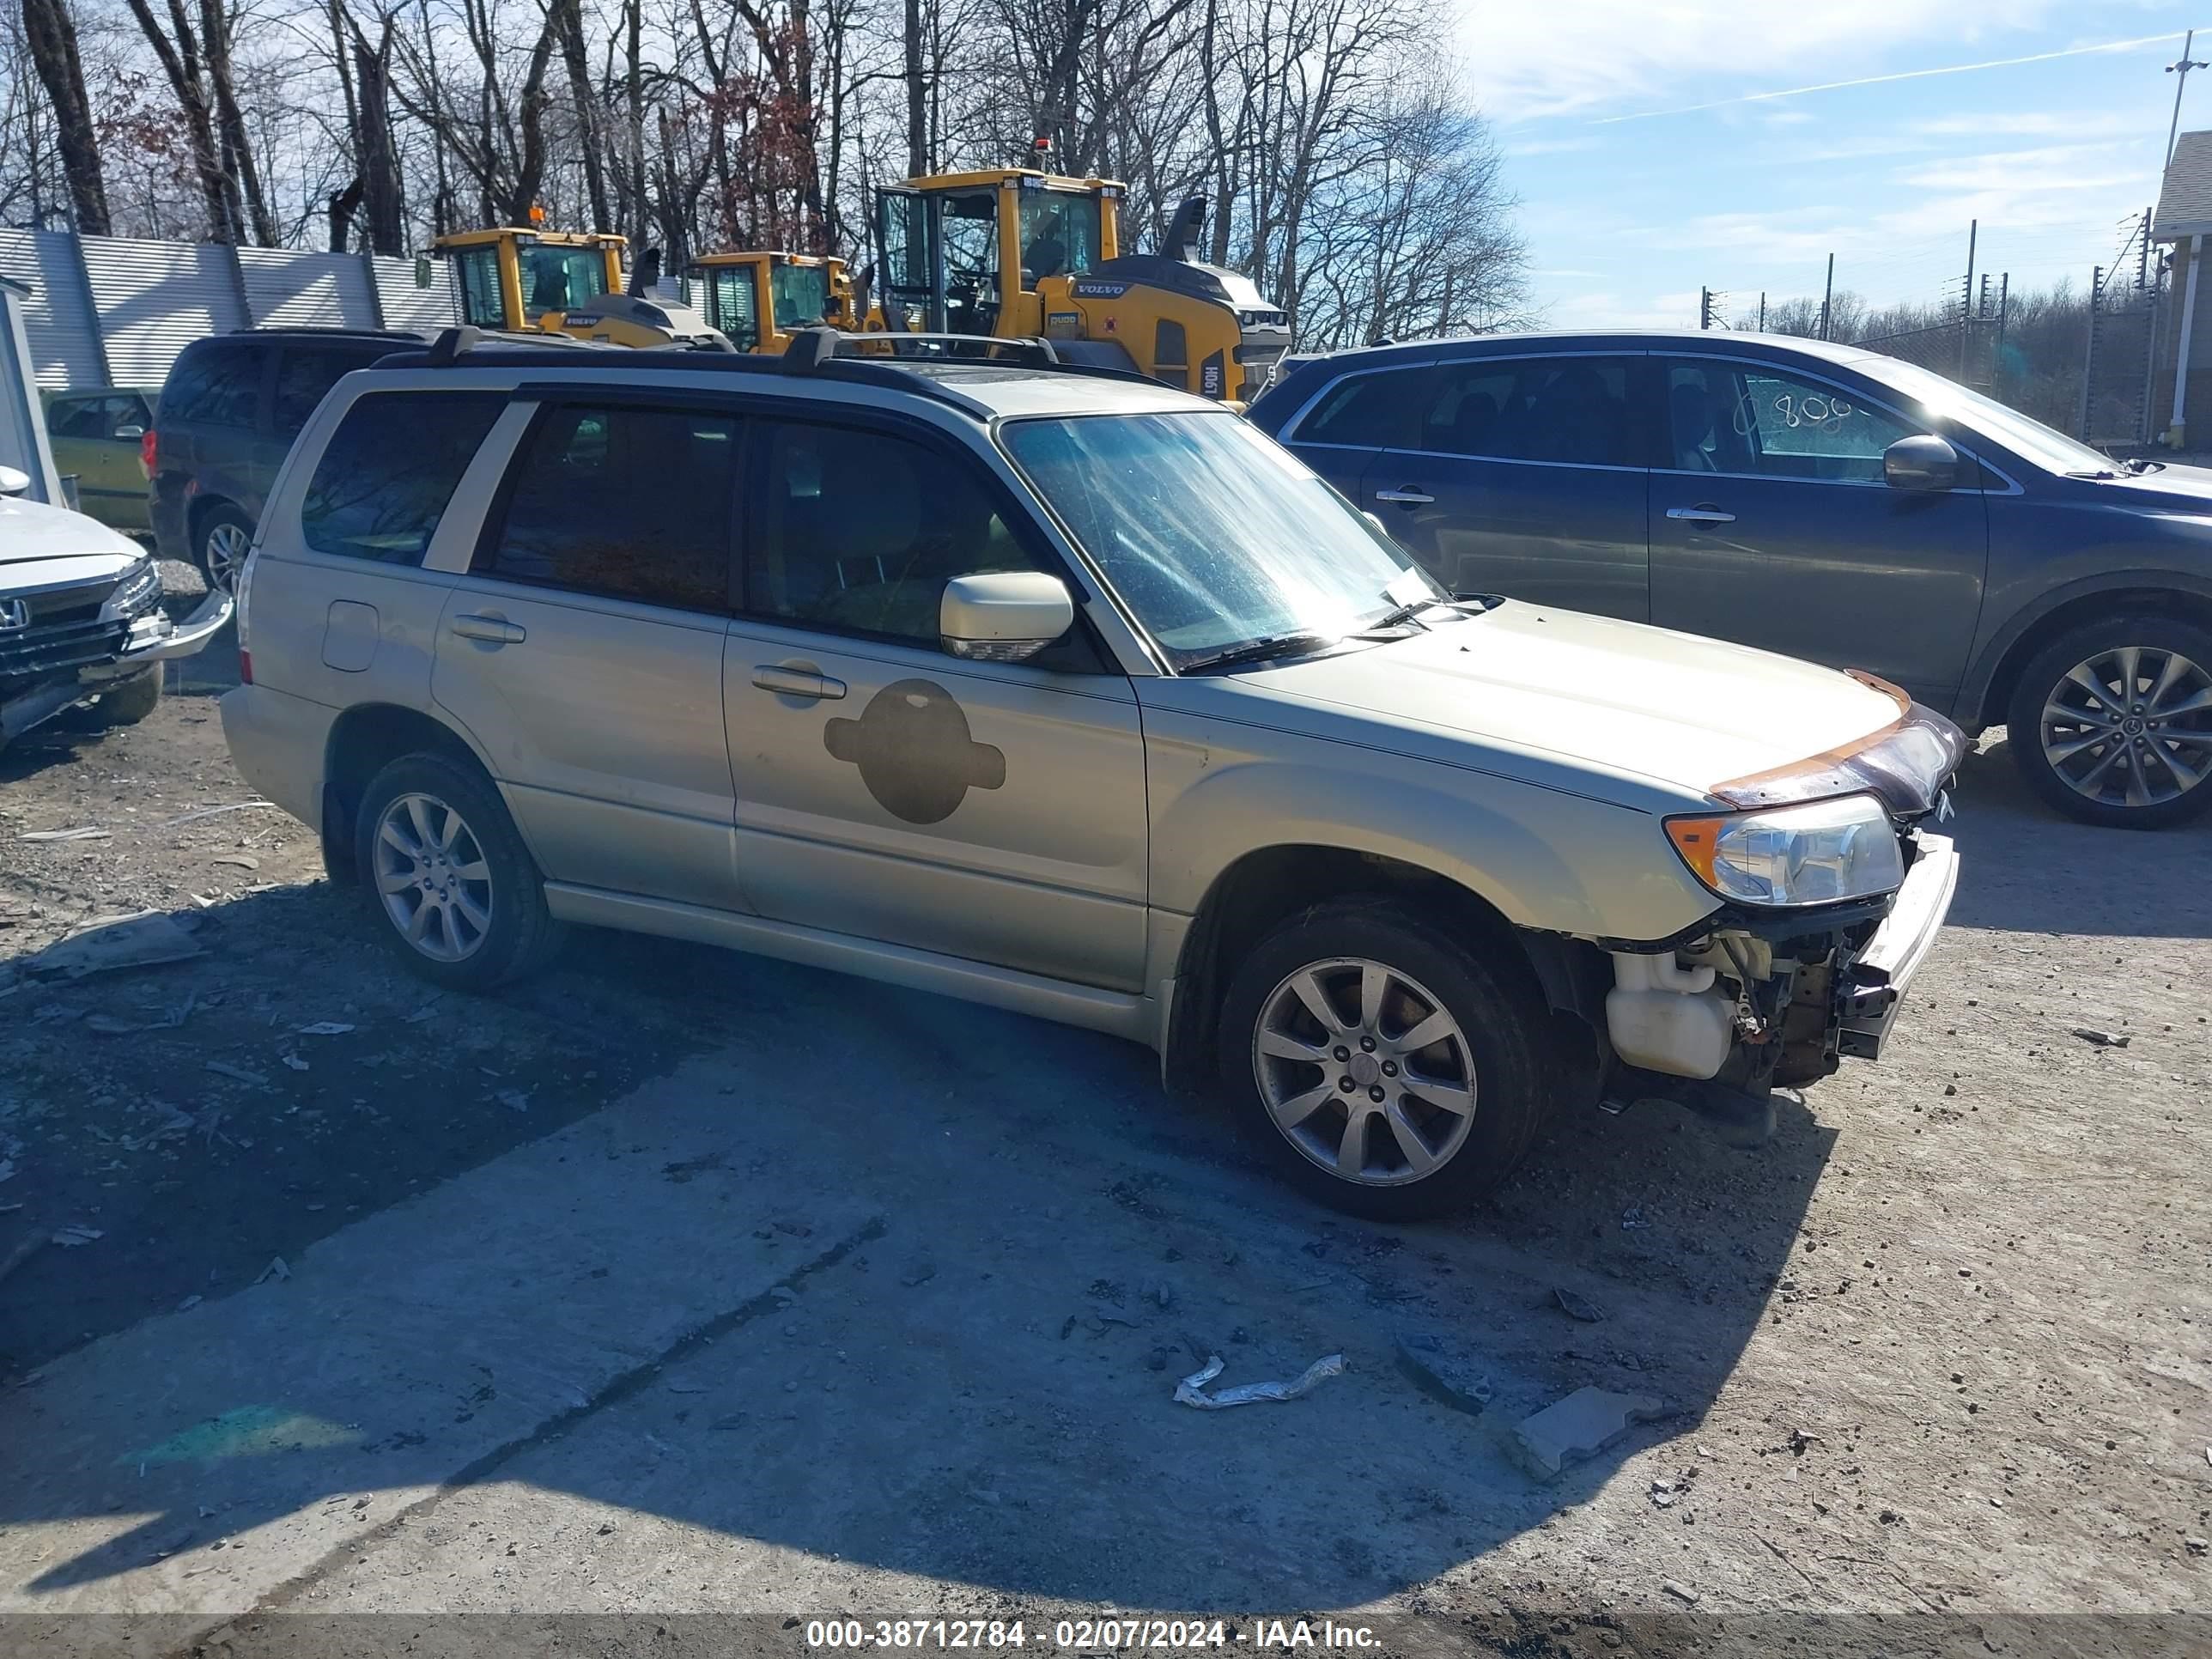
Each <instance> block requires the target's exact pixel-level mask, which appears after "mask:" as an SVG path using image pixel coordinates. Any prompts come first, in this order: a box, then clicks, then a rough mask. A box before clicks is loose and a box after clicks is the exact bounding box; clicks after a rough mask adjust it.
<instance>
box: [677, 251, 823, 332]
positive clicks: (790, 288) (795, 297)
mask: <svg viewBox="0 0 2212 1659" xmlns="http://www.w3.org/2000/svg"><path fill="white" fill-rule="evenodd" d="M688 274H689V275H690V277H691V280H692V281H693V282H694V283H697V284H698V285H699V287H700V289H701V290H702V294H701V297H702V301H703V306H702V309H703V311H704V313H705V315H706V320H707V325H708V327H710V328H712V329H714V330H716V331H719V332H720V334H721V335H722V337H724V338H725V339H726V340H728V341H729V343H731V344H732V345H733V346H735V347H736V348H737V349H738V350H739V351H756V352H761V353H763V354H767V355H776V354H780V353H781V352H782V350H783V349H784V348H785V347H787V346H788V345H789V344H790V343H791V337H792V336H793V334H794V333H796V332H797V331H799V330H800V329H802V328H823V327H829V328H836V329H844V330H848V331H854V330H858V329H859V328H860V325H861V324H860V313H859V311H858V310H857V308H856V307H854V300H853V279H852V278H851V277H850V276H847V275H846V273H845V262H844V261H843V260H842V259H832V258H817V256H815V255H812V254H806V253H758V252H748V253H708V254H703V255H702V256H701V257H700V258H697V259H695V260H694V261H692V264H691V267H690V271H689V273H688Z"/></svg>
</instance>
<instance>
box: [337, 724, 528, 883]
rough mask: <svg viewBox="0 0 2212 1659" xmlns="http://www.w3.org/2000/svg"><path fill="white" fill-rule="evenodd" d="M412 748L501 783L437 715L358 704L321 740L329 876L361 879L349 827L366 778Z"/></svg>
mask: <svg viewBox="0 0 2212 1659" xmlns="http://www.w3.org/2000/svg"><path fill="white" fill-rule="evenodd" d="M416 752H422V753H428V754H435V755H441V756H444V757H447V759H450V760H453V761H454V762H456V763H459V764H461V765H464V766H466V767H467V768H469V769H470V770H471V771H473V772H476V773H478V774H480V775H482V776H483V780H484V781H485V782H486V783H488V784H489V785H490V786H491V787H492V788H493V789H495V790H496V789H498V788H499V781H498V780H497V779H496V778H495V777H493V776H492V772H491V768H490V767H489V765H487V764H486V763H485V761H484V758H483V756H481V755H479V754H478V753H477V751H476V749H475V748H474V746H473V745H471V743H470V742H469V740H468V739H467V738H465V737H464V736H462V735H461V733H460V732H458V731H456V730H455V729H454V728H453V727H452V726H448V725H447V724H446V723H445V722H444V721H443V720H440V719H438V718H437V716H436V715H435V714H426V713H424V712H423V711H422V709H419V708H408V707H406V706H405V705H404V704H402V703H391V702H364V703H356V704H355V705H354V706H353V707H352V708H348V709H347V710H345V711H344V713H343V714H340V715H339V716H338V717H337V720H333V721H332V722H331V730H330V735H329V736H328V737H327V738H325V739H324V747H323V825H322V841H323V866H324V868H325V871H326V872H328V873H329V875H330V878H331V880H332V881H334V882H339V883H343V884H353V883H355V882H357V881H358V880H359V879H360V877H361V872H360V869H359V867H358V866H357V864H356V858H355V850H354V834H353V832H354V825H355V822H356V819H357V818H358V817H360V814H361V799H362V791H363V790H364V789H365V788H367V787H368V781H369V780H370V779H372V778H374V776H375V775H377V774H378V773H379V772H380V771H382V770H383V769H384V768H385V767H386V766H388V765H390V764H391V763H392V762H393V761H395V760H397V759H398V757H400V756H402V755H405V754H411V753H416Z"/></svg>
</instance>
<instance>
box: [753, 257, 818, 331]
mask: <svg viewBox="0 0 2212 1659" xmlns="http://www.w3.org/2000/svg"><path fill="white" fill-rule="evenodd" d="M768 287H769V295H771V296H772V297H773V298H774V300H775V325H776V329H777V331H779V332H788V331H791V330H792V329H794V328H815V327H818V326H819V325H821V324H822V322H823V319H826V318H827V317H828V316H829V266H827V265H789V264H777V265H771V266H770V267H769V273H768Z"/></svg>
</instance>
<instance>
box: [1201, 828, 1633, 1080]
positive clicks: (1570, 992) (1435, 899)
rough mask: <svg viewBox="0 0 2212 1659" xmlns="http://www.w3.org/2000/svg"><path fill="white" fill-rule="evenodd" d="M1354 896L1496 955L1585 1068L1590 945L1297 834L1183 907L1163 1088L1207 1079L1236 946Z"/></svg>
mask: <svg viewBox="0 0 2212 1659" xmlns="http://www.w3.org/2000/svg"><path fill="white" fill-rule="evenodd" d="M1357 897H1372V898H1375V899H1377V900H1394V899H1395V900H1397V901H1399V902H1403V903H1404V904H1406V905H1407V907H1408V908H1412V909H1413V910H1415V911H1416V913H1417V914H1419V915H1423V916H1424V917H1425V918H1427V919H1429V920H1431V921H1435V922H1437V924H1439V925H1440V926H1441V927H1443V929H1444V930H1445V931H1446V932H1448V933H1450V934H1451V935H1452V936H1453V937H1454V938H1455V939H1458V940H1460V941H1462V942H1464V943H1467V944H1469V945H1472V946H1474V948H1475V949H1476V950H1477V951H1480V954H1481V955H1482V956H1483V957H1484V958H1485V960H1486V962H1487V963H1489V964H1490V965H1492V966H1493V967H1495V966H1498V965H1500V964H1503V965H1504V966H1505V968H1506V969H1507V970H1508V972H1509V973H1510V974H1511V975H1514V976H1515V977H1516V978H1519V979H1521V980H1522V981H1524V982H1525V983H1528V984H1529V985H1531V986H1533V987H1534V988H1535V989H1537V990H1538V991H1539V992H1541V994H1542V996H1543V998H1544V1000H1545V1003H1546V1006H1547V1008H1548V1009H1549V1010H1550V1011H1551V1015H1552V1019H1553V1025H1554V1026H1555V1027H1559V1028H1562V1034H1563V1035H1565V1036H1569V1037H1575V1036H1577V1035H1580V1036H1582V1037H1583V1045H1582V1046H1584V1047H1587V1048H1589V1055H1588V1058H1589V1060H1590V1061H1591V1063H1592V1065H1593V1067H1594V1066H1595V1060H1596V1058H1597V1054H1596V1049H1595V1033H1596V1032H1597V1031H1600V1030H1602V1029H1603V1020H1602V1013H1601V1010H1602V1007H1603V1000H1604V986H1603V984H1601V983H1600V982H1598V981H1596V980H1595V979H1594V978H1593V976H1592V975H1593V973H1594V972H1602V970H1603V969H1605V966H1606V964H1605V958H1604V956H1603V954H1602V953H1601V951H1598V950H1597V948H1596V947H1595V945H1590V944H1589V943H1587V942H1586V941H1583V940H1580V939H1571V938H1568V937H1566V936H1565V935H1562V934H1557V933H1536V932H1532V931H1530V930H1528V929H1526V928H1522V927H1516V925H1515V924H1514V923H1512V922H1511V921H1508V920H1507V919H1506V916H1505V915H1504V912H1503V911H1502V910H1500V909H1499V908H1498V906H1497V905H1496V904H1495V903H1494V902H1492V901H1491V900H1490V899H1488V898H1487V897H1486V896H1483V895H1482V894H1480V893H1479V892H1477V891H1475V890H1474V889H1473V888H1471V887H1469V886H1468V885H1467V884H1465V883H1464V882H1462V881H1459V880H1455V878H1452V877H1450V876H1448V875H1445V874H1443V873H1442V872H1438V871H1436V870H1433V869H1431V868H1428V867H1427V866H1423V865H1419V864H1416V863H1413V862H1410V861H1408V860H1404V859H1401V858H1398V857H1395V856H1393V855H1391V854H1383V853H1376V852H1371V851H1366V850H1363V849H1360V848H1352V847H1346V846H1340V845H1331V844H1326V843H1320V842H1281V843H1277V844H1274V845H1271V846H1267V847H1261V848H1253V849H1251V850H1250V851H1249V852H1247V853H1245V854H1243V855H1242V856H1241V857H1239V858H1237V860H1234V861H1233V862H1231V864H1230V865H1229V866H1227V867H1225V869H1223V870H1222V871H1221V872H1220V873H1219V874H1218V875H1217V876H1216V877H1215V878H1214V879H1213V881H1212V884H1210V885H1209V886H1208V887H1207V889H1206V894H1205V896H1204V897H1203V898H1202V899H1201V900H1200V903H1199V907H1198V909H1197V910H1196V912H1195V913H1194V915H1193V916H1192V919H1191V923H1190V927H1188V930H1187V931H1186V933H1185V934H1184V936H1183V940H1182V949H1181V951H1180V952H1179V953H1178V956H1177V958H1176V976H1175V981H1174V987H1175V988H1174V1002H1173V1006H1171V1007H1170V1010H1169V1011H1168V1020H1167V1029H1166V1040H1165V1042H1164V1045H1163V1048H1162V1054H1161V1068H1162V1072H1163V1074H1164V1078H1165V1079H1166V1081H1167V1083H1168V1084H1169V1085H1170V1087H1171V1088H1173V1089H1175V1090H1176V1091H1178V1092H1181V1093H1196V1092H1199V1091H1202V1090H1203V1089H1204V1088H1205V1086H1206V1082H1207V1080H1208V1079H1211V1077H1212V1071H1213V1059H1212V1056H1213V1053H1214V1044H1215V1042H1216V1040H1217V1037H1218V1032H1219V1023H1220V1016H1221V1001H1222V997H1223V995H1224V994H1225V991H1226V989H1227V987H1228V982H1229V978H1230V975H1231V974H1232V973H1233V972H1234V971H1235V964H1236V963H1237V962H1238V961H1240V960H1241V959H1242V958H1243V956H1244V954H1245V953H1246V952H1248V951H1250V949H1251V948H1252V947H1253V946H1254V945H1256V944H1258V942H1259V941H1260V940H1261V939H1263V938H1265V937H1266V936H1267V934H1268V933H1270V932H1272V931H1273V929H1274V928H1275V927H1279V926H1280V925H1281V924H1282V923H1283V922H1284V921H1287V920H1289V919H1290V918H1291V917H1293V916H1296V915H1300V914H1302V913H1304V912H1310V911H1311V910H1313V909H1315V908H1318V907H1320V906H1322V905H1323V904H1327V903H1329V902H1334V901H1337V900H1340V899H1346V898H1357ZM1577 1027H1579V1028H1581V1031H1580V1033H1579V1034H1578V1033H1577V1029H1576V1028H1577ZM1592 1075H1593V1079H1594V1077H1595V1071H1594V1069H1593V1072H1592Z"/></svg>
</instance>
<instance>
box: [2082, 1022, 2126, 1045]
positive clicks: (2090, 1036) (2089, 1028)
mask: <svg viewBox="0 0 2212 1659" xmlns="http://www.w3.org/2000/svg"><path fill="white" fill-rule="evenodd" d="M2073 1035H2074V1036H2077V1037H2080V1038H2081V1041H2082V1042H2086V1043H2088V1044H2089V1045H2091V1046H2092V1047H2093V1048H2126V1047H2127V1046H2128V1039H2127V1038H2126V1037H2124V1036H2114V1035H2113V1034H2112V1032H2110V1031H2100V1030H2098V1029H2097V1028H2096V1027H2095V1026H2093V1025H2076V1026H2075V1028H2074V1031H2073Z"/></svg>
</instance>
